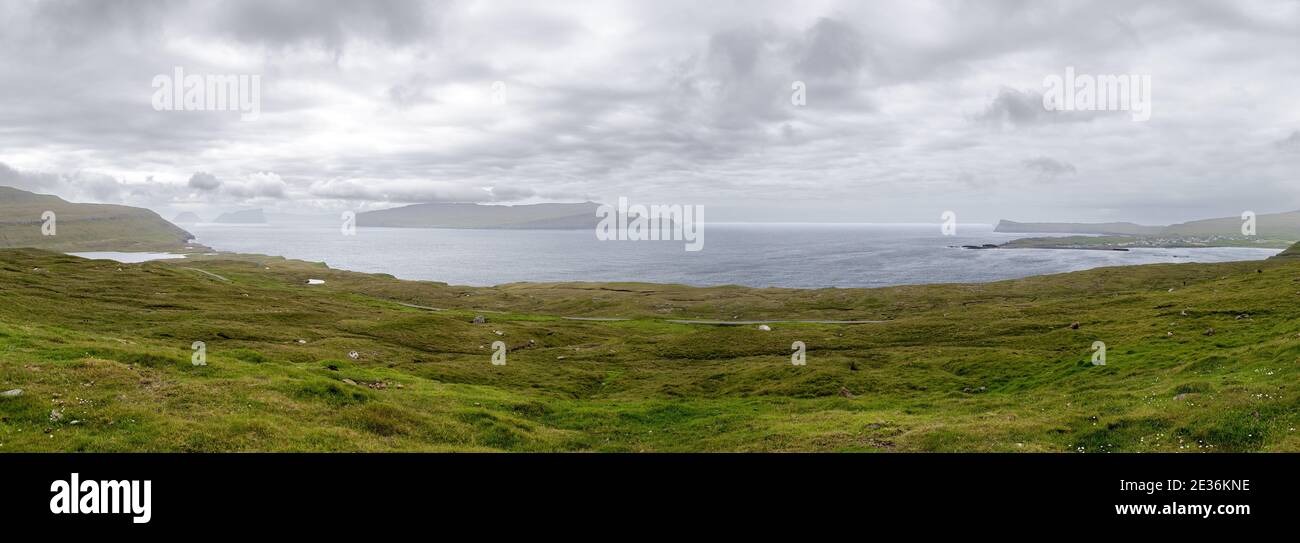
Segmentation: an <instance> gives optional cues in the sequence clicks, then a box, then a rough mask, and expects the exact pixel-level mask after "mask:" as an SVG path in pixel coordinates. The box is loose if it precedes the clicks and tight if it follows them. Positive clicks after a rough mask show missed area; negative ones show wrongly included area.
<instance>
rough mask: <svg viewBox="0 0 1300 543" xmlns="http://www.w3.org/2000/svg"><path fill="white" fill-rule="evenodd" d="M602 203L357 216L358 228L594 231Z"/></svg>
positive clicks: (422, 208)
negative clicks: (591, 229) (597, 213)
mask: <svg viewBox="0 0 1300 543" xmlns="http://www.w3.org/2000/svg"><path fill="white" fill-rule="evenodd" d="M598 207H600V204H597V203H595V202H583V203H579V204H528V205H482V204H464V203H455V204H443V203H436V204H414V205H408V206H402V207H395V208H391V209H381V210H378V211H367V212H364V213H359V214H357V226H382V227H392V228H508V229H571V230H576V229H582V228H595V227H596V223H597V222H598V220H599V218H598V217H597V216H596V208H598Z"/></svg>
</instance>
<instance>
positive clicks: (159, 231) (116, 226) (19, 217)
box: [0, 186, 206, 251]
mask: <svg viewBox="0 0 1300 543" xmlns="http://www.w3.org/2000/svg"><path fill="white" fill-rule="evenodd" d="M47 211H48V212H51V213H53V215H46V212H47ZM47 216H48V217H52V226H53V228H52V229H50V230H49V231H50V232H52V233H53V235H46V234H45V232H44V231H43V230H42V226H43V225H45V224H46V223H47V221H46V219H45V218H44V217H47ZM192 239H194V235H193V234H190V233H189V232H186V231H185V230H184V229H182V228H180V227H178V226H176V225H174V224H172V223H169V222H167V221H166V220H164V219H163V218H162V217H161V216H159V215H158V214H157V213H154V212H153V211H150V210H148V209H143V208H139V207H130V206H123V205H111V204H80V203H73V202H68V201H66V200H64V199H62V198H59V197H58V196H52V195H48V194H36V193H33V192H27V191H25V190H20V189H16V188H13V187H4V186H0V248H13V247H35V248H40V249H48V250H52V251H187V250H191V251H192V250H195V249H206V248H204V247H202V246H199V245H195V244H193V243H190V240H192Z"/></svg>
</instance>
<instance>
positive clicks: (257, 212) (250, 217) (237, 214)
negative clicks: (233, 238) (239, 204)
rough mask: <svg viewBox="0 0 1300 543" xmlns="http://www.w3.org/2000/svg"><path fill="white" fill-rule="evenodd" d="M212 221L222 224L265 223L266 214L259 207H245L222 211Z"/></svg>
mask: <svg viewBox="0 0 1300 543" xmlns="http://www.w3.org/2000/svg"><path fill="white" fill-rule="evenodd" d="M213 222H218V223H222V224H265V223H266V215H265V214H263V213H262V210H261V209H246V210H243V211H231V212H228V213H222V214H221V215H218V216H217V219H216V220H215V221H213Z"/></svg>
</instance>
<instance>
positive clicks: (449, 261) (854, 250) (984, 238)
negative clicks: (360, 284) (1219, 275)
mask: <svg viewBox="0 0 1300 543" xmlns="http://www.w3.org/2000/svg"><path fill="white" fill-rule="evenodd" d="M188 230H189V231H190V232H192V233H194V234H195V235H196V236H197V237H198V239H197V242H199V243H202V244H204V245H208V246H210V247H212V248H214V249H217V250H220V251H232V252H240V253H259V254H267V255H278V256H284V257H288V258H294V259H301V260H309V261H315V262H325V263H326V264H328V265H329V266H331V267H334V268H338V269H345V270H352V271H360V272H368V273H388V274H392V275H394V276H396V277H398V278H401V279H419V280H430V281H442V282H446V283H450V284H455V285H472V286H490V285H499V284H503V283H513V282H521V281H533V282H551V281H601V282H618V281H639V282H651V283H681V284H688V285H698V286H710V285H727V284H734V285H743V286H750V287H797V288H820V287H840V288H849V287H881V286H890V285H905V284H923V283H966V282H982V281H996V280H1002V279H1013V278H1017V277H1026V276H1030V275H1042V274H1050V273H1062V272H1069V271H1078V270H1085V269H1089V268H1096V267H1102V266H1124V265H1133V264H1151V263H1159V262H1226V261H1235V260H1259V259H1264V258H1267V257H1269V256H1272V255H1274V254H1276V253H1278V252H1279V251H1278V250H1275V249H1251V248H1206V249H1133V250H1131V251H1127V252H1123V251H1091V250H1062V249H1005V250H969V249H959V248H953V247H952V246H960V245H981V244H985V243H1004V242H1007V241H1010V240H1012V239H1017V238H1024V237H1031V235H1029V234H1002V233H995V232H993V229H992V227H991V226H989V225H966V224H962V225H960V226H959V228H958V230H957V234H958V235H957V236H943V235H941V233H940V231H939V228H938V226H937V225H932V224H926V225H900V224H715V223H709V224H708V225H707V226H706V227H705V229H704V230H705V237H704V239H705V244H704V250H702V251H698V252H687V251H685V250H683V244H684V242H682V241H599V240H597V239H596V237H595V233H594V232H593V231H592V230H462V229H420V228H358V229H357V231H356V235H355V236H344V235H342V234H341V233H340V230H339V227H338V225H308V224H299V225H285V224H274V225H269V224H268V225H224V224H200V225H194V226H190V227H188Z"/></svg>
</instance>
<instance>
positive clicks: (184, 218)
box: [172, 211, 203, 224]
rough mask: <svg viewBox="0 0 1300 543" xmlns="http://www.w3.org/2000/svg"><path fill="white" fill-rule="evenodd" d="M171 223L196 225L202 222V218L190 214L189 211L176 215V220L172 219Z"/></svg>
mask: <svg viewBox="0 0 1300 543" xmlns="http://www.w3.org/2000/svg"><path fill="white" fill-rule="evenodd" d="M172 222H173V223H176V224H197V223H201V222H203V218H202V217H199V216H198V215H195V214H193V213H190V212H189V211H184V212H181V213H180V214H178V215H176V218H174V219H172Z"/></svg>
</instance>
